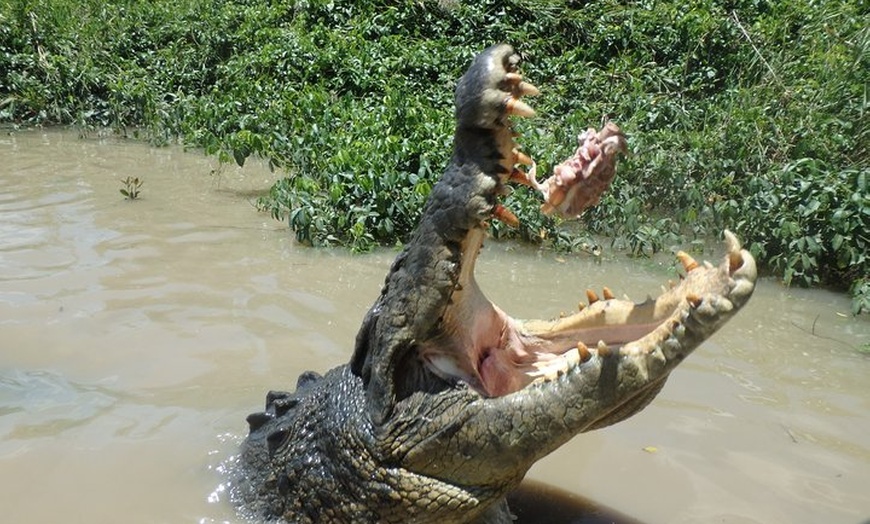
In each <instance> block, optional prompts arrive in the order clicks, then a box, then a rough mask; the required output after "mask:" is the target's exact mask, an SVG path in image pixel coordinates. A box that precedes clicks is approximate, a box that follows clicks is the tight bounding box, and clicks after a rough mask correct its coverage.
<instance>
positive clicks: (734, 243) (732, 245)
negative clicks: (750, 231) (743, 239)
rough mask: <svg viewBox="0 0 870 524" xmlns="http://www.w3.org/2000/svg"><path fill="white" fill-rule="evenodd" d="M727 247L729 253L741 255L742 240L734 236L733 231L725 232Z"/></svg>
mask: <svg viewBox="0 0 870 524" xmlns="http://www.w3.org/2000/svg"><path fill="white" fill-rule="evenodd" d="M724 234H725V245H726V247H727V248H728V253H737V254H740V247H741V246H740V240H739V239H738V238H737V237H736V236H734V233H732V232H731V231H728V230H727V229H726V230H725V233H724Z"/></svg>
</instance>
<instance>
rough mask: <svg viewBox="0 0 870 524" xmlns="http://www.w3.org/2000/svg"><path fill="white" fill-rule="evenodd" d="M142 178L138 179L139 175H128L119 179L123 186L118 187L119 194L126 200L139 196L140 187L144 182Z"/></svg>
mask: <svg viewBox="0 0 870 524" xmlns="http://www.w3.org/2000/svg"><path fill="white" fill-rule="evenodd" d="M144 183H145V181H144V180H139V177H132V176H128V177H127V178H125V179H124V180H121V185H123V186H124V187H123V188H121V189H120V191H121V194H122V195H124V198H125V199H127V200H136V199H137V198H139V191H140V190H141V189H142V184H144Z"/></svg>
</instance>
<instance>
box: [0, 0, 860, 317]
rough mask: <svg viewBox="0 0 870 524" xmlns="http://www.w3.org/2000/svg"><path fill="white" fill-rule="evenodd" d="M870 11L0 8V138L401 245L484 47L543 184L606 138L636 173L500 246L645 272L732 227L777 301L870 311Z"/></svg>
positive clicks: (540, 3) (354, 238) (559, 0)
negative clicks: (146, 150)
mask: <svg viewBox="0 0 870 524" xmlns="http://www.w3.org/2000/svg"><path fill="white" fill-rule="evenodd" d="M868 14H870V13H868V7H867V4H866V2H863V1H861V0H842V1H831V2H822V3H819V2H810V1H809V0H782V1H773V0H769V1H765V0H730V1H713V0H691V1H680V2H677V1H664V0H662V1H652V0H640V1H632V2H626V1H616V0H599V1H597V2H591V3H580V2H571V1H567V0H526V1H494V0H489V1H483V2H473V3H472V2H459V1H456V0H454V1H450V0H441V1H439V2H435V1H424V0H417V1H413V2H402V3H396V2H383V1H364V2H346V1H345V2H342V1H325V0H310V1H304V0H299V1H296V2H289V1H288V2H272V1H266V0H262V1H254V0H229V1H217V0H181V1H171V2H170V1H166V0H149V1H140V2H131V1H118V0H113V1H107V2H104V1H96V0H79V1H72V0H0V121H5V122H13V123H17V124H22V125H27V124H73V125H76V126H79V127H82V128H90V127H110V128H113V129H115V130H117V131H118V132H120V133H132V134H136V135H138V136H140V137H142V138H145V139H148V140H151V141H152V142H154V143H156V144H163V143H167V142H170V141H175V140H179V141H181V142H183V143H184V144H186V145H188V146H190V147H196V148H201V149H202V150H204V151H205V152H206V153H207V154H210V155H217V156H218V157H219V158H220V159H221V160H222V161H224V162H235V163H237V164H239V165H242V164H244V163H245V162H246V160H247V159H248V158H249V157H250V156H252V155H254V156H259V157H262V158H264V159H266V160H267V161H268V162H269V165H270V166H271V167H273V168H274V169H278V170H280V171H281V172H282V173H283V174H284V178H282V179H281V180H280V181H279V182H278V183H276V185H275V186H274V187H273V188H272V191H271V192H270V194H269V195H268V196H267V197H265V198H263V199H261V201H260V206H261V207H262V209H263V210H265V211H267V212H269V213H271V214H272V215H274V216H275V217H277V218H280V219H282V220H286V221H287V223H288V225H289V227H290V228H291V229H292V231H293V232H294V234H295V235H296V237H297V238H298V239H299V240H301V241H304V242H308V243H311V244H313V245H327V244H343V245H348V246H350V247H351V248H352V249H356V250H366V249H369V248H370V247H372V246H374V245H378V244H394V243H397V242H401V241H402V239H404V238H405V237H406V236H407V235H408V233H409V232H410V231H411V229H412V228H413V226H414V224H415V223H416V220H417V217H418V215H419V212H420V209H421V207H422V204H423V202H424V201H425V198H426V196H427V195H428V192H429V189H430V188H431V186H432V184H433V183H434V181H435V180H436V179H437V177H438V176H439V174H440V172H441V170H442V169H443V166H444V165H445V163H446V161H447V159H448V155H449V152H450V137H451V133H452V126H453V122H452V90H453V86H454V83H455V79H456V78H457V77H458V76H459V75H460V74H461V73H462V71H463V70H464V68H465V67H467V65H468V63H469V61H470V59H471V57H472V56H474V54H475V53H477V52H478V51H480V50H481V49H483V48H484V47H486V46H489V45H491V44H493V43H496V42H499V41H507V42H509V43H512V44H513V45H514V46H515V47H516V48H517V49H518V50H519V51H521V52H522V53H523V55H524V57H525V58H526V61H525V63H524V73H525V74H526V76H527V77H528V78H529V79H530V80H531V81H532V82H533V83H535V84H537V85H538V86H539V87H541V88H542V89H543V92H544V94H543V95H542V96H541V97H540V98H538V99H536V100H535V107H536V109H537V110H538V112H539V114H540V115H541V117H540V118H538V119H535V120H534V121H528V122H523V124H522V125H521V127H520V131H521V133H522V136H523V138H522V139H521V140H522V142H523V145H524V146H525V149H526V151H528V152H531V153H532V154H533V156H534V157H535V158H536V159H537V160H538V162H539V168H541V169H542V172H548V171H549V170H550V169H551V168H552V166H553V165H555V163H557V162H558V161H560V160H561V159H562V158H564V157H566V156H568V155H569V154H570V153H571V150H572V149H573V146H574V140H575V137H576V135H577V133H578V132H579V131H580V130H582V129H585V128H586V127H587V126H589V125H596V126H597V125H599V123H600V122H601V120H602V119H603V118H612V119H614V120H615V121H616V122H617V123H619V124H620V126H621V127H622V128H623V129H624V130H625V131H626V132H627V134H628V135H629V140H630V147H631V155H630V157H629V158H628V159H627V160H626V161H625V162H624V163H623V164H622V165H621V166H620V175H619V176H618V178H617V180H616V183H615V185H614V187H613V188H612V191H611V192H610V193H608V195H606V197H605V198H604V199H603V201H602V205H601V206H599V207H598V208H597V209H595V210H592V211H591V212H587V214H586V215H585V216H584V217H583V220H582V223H581V226H582V227H577V225H575V224H564V223H560V222H559V221H555V220H552V219H549V218H546V217H542V216H541V215H540V213H538V212H537V209H538V206H539V202H537V201H536V200H535V197H534V196H532V195H530V194H528V192H525V191H517V192H515V193H514V195H513V196H512V197H511V198H510V201H509V203H508V204H507V205H508V207H509V208H511V209H512V210H514V211H515V212H516V213H517V214H518V216H519V217H520V219H521V221H522V223H523V226H522V227H521V228H519V229H518V230H508V229H507V228H505V227H503V226H500V225H496V226H494V228H495V229H494V230H493V233H494V234H495V235H497V236H514V237H519V238H522V239H525V240H526V241H530V242H543V243H547V244H551V245H552V246H554V247H555V248H557V249H571V248H572V247H573V246H578V245H581V244H582V243H583V242H584V235H587V234H596V235H606V236H608V237H609V238H611V239H612V242H613V245H614V247H618V248H624V249H626V250H628V251H630V252H631V253H633V254H634V255H637V256H643V255H644V254H649V253H653V252H656V251H660V250H665V249H669V248H670V247H671V246H673V245H675V244H686V243H694V245H697V246H700V245H702V244H703V241H704V240H705V239H707V238H709V237H710V236H711V235H714V234H718V232H719V231H720V230H721V229H723V228H725V227H727V228H730V229H732V230H735V231H736V232H737V233H738V235H739V236H740V237H741V238H743V239H745V241H746V242H747V244H748V245H749V246H750V248H751V250H752V251H753V253H754V254H755V255H756V256H757V257H758V259H759V260H760V261H761V263H762V264H763V265H764V267H766V268H767V269H768V270H769V271H771V272H772V273H774V274H776V275H778V276H779V277H780V278H781V279H782V280H783V281H784V282H785V283H786V284H789V285H825V286H834V287H838V288H842V289H850V290H851V294H852V297H853V310H854V312H855V313H859V312H862V311H865V312H866V311H870V277H868V275H870V270H868V267H870V263H868V259H867V257H868V253H870V190H868V176H870V175H868V171H870V167H868V165H870V163H868V128H867V123H866V122H867V121H868V118H867V114H866V113H867V112H868V71H870V58H868V57H870V52H868V51H870V28H868V25H867V24H866V20H867V19H868Z"/></svg>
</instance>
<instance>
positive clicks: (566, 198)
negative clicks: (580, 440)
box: [419, 54, 756, 397]
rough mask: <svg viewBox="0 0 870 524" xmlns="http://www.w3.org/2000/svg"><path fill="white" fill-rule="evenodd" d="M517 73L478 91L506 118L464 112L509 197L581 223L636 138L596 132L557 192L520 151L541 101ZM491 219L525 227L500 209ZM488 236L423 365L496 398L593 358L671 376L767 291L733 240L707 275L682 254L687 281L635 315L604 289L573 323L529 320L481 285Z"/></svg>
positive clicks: (463, 270) (558, 171) (498, 71)
mask: <svg viewBox="0 0 870 524" xmlns="http://www.w3.org/2000/svg"><path fill="white" fill-rule="evenodd" d="M517 63H518V59H517V58H516V56H515V55H510V56H509V55H507V54H505V58H504V59H503V61H502V63H501V64H499V63H498V60H493V61H492V63H491V66H490V67H489V68H488V69H486V71H487V73H486V75H488V76H486V77H485V78H472V79H469V80H468V81H467V83H468V84H469V85H475V86H479V85H485V84H489V85H490V87H489V89H488V90H484V91H485V93H488V94H487V95H485V96H488V97H489V99H492V100H503V102H502V103H501V105H500V109H499V110H498V112H497V116H496V117H491V116H488V115H487V114H486V113H485V112H482V113H481V115H473V116H474V117H475V118H468V115H467V114H463V113H462V109H460V110H459V112H458V116H459V120H460V121H463V120H471V121H474V122H475V124H474V126H476V127H478V128H485V129H486V132H488V133H491V134H492V136H494V137H495V142H496V143H497V144H498V146H497V147H498V150H499V154H500V156H501V161H500V162H499V165H498V167H497V171H498V172H500V173H501V175H499V177H500V178H499V181H498V186H499V188H498V190H497V192H498V193H501V190H500V189H501V186H503V185H504V184H506V183H508V182H514V183H519V184H522V185H526V186H529V187H531V188H533V189H535V190H537V191H539V192H540V193H541V194H542V195H543V197H544V204H543V205H542V206H541V209H542V211H543V212H544V213H548V214H549V213H559V214H561V215H563V216H570V217H573V216H577V215H579V214H580V213H581V212H582V211H583V210H584V209H586V208H587V207H590V206H593V205H596V204H597V203H598V201H599V198H600V196H601V194H602V192H603V191H604V190H605V189H606V188H607V187H608V186H609V184H610V182H611V181H612V179H613V177H614V176H615V172H616V161H617V158H618V156H619V155H620V154H621V153H625V152H626V151H627V144H626V140H625V137H624V135H623V134H622V132H621V131H620V129H619V128H618V127H617V126H616V125H615V124H613V123H611V122H608V123H607V124H605V126H604V127H603V128H602V130H601V131H600V132H598V131H596V130H595V129H593V128H590V129H588V130H587V131H585V132H583V133H581V134H580V136H579V137H578V147H577V150H576V151H575V153H574V155H573V156H572V157H570V158H568V159H567V160H565V161H564V162H562V163H561V164H559V165H557V166H556V167H555V168H554V170H553V175H552V176H550V177H549V178H548V179H547V180H546V181H544V182H543V183H540V182H538V180H537V177H536V165H535V162H534V161H533V160H532V159H531V158H530V157H529V156H528V155H526V154H524V153H522V152H521V151H520V147H519V146H518V145H517V144H516V143H515V142H514V138H515V137H516V134H515V133H514V132H513V130H512V125H511V122H510V119H509V117H510V116H512V115H513V116H520V117H531V116H534V114H535V112H534V110H533V109H532V108H531V107H530V106H528V105H527V104H526V103H525V102H522V101H521V100H520V98H521V97H522V96H535V95H538V94H539V91H538V89H537V88H536V87H535V86H533V85H531V84H529V83H527V82H525V81H524V80H523V78H522V77H521V75H520V74H519V72H518V70H517ZM462 82H463V80H461V81H460V84H462ZM462 88H463V86H462V85H460V87H459V89H462ZM460 125H461V124H460ZM474 126H473V127H474ZM472 132H474V131H473V130H472ZM457 136H459V132H457ZM457 140H459V139H457ZM517 164H524V165H527V166H531V170H530V171H529V173H528V174H527V173H524V172H523V171H522V170H521V169H519V168H518V167H517ZM492 216H493V217H494V218H495V219H497V220H502V221H504V222H506V223H508V224H511V225H515V224H516V223H517V218H516V217H515V216H514V215H513V214H512V213H511V212H510V211H508V210H507V209H505V208H504V207H503V206H502V205H501V204H498V203H496V204H495V205H494V207H493V208H492ZM484 235H485V233H484V228H483V227H479V228H474V229H472V230H471V231H470V232H469V233H468V235H467V237H466V238H465V240H464V241H463V242H462V256H461V260H462V262H461V264H460V265H461V267H460V270H459V276H458V285H457V286H455V290H454V291H453V292H452V293H451V296H450V300H449V305H448V306H447V308H446V311H445V312H444V315H443V317H442V319H441V325H440V329H439V331H438V333H439V334H438V335H437V336H436V337H435V338H433V339H431V340H428V341H426V342H425V343H423V344H421V345H420V346H419V349H420V352H419V355H420V357H421V358H422V360H423V361H424V363H425V365H426V366H427V367H428V368H429V369H430V370H431V371H432V372H433V373H435V374H436V375H438V376H440V377H441V378H443V379H446V380H455V379H460V380H462V381H464V382H466V383H468V384H469V385H470V386H471V387H473V388H474V389H475V390H477V391H478V392H479V393H480V394H482V395H484V396H487V397H498V396H503V395H507V394H510V393H513V392H516V391H519V390H521V389H523V388H525V387H526V386H528V385H530V384H533V383H536V382H542V381H547V380H552V379H553V378H554V377H557V376H558V375H559V374H561V373H563V372H565V371H566V370H568V369H569V368H570V367H572V366H577V365H579V364H582V363H585V362H587V361H589V360H590V359H593V358H594V359H603V358H617V359H624V358H642V359H644V361H645V364H644V365H643V366H642V368H643V370H645V372H650V373H654V372H656V371H660V372H664V374H665V375H666V374H667V372H668V371H670V369H672V368H673V366H675V365H676V363H678V362H679V361H680V360H681V359H682V358H683V357H685V356H686V355H687V354H688V353H689V352H691V351H692V350H693V349H694V348H695V347H697V346H698V345H699V344H700V343H701V342H702V341H703V340H704V339H706V338H707V337H709V336H710V335H711V334H712V333H713V332H714V331H716V330H717V329H718V328H719V327H720V326H721V325H723V324H724V323H725V322H726V321H727V320H728V319H729V318H730V317H731V316H732V315H733V314H734V313H735V312H736V311H737V310H738V309H739V308H740V307H741V306H742V305H743V304H744V303H745V302H746V301H747V300H748V299H749V296H750V295H751V294H752V291H753V289H754V283H755V279H756V268H755V261H754V260H753V258H752V256H751V255H750V254H749V253H748V252H747V251H745V250H742V249H741V247H740V243H739V241H738V240H737V238H736V237H735V236H734V235H733V234H732V233H730V232H728V231H725V233H724V236H725V241H726V248H727V252H726V254H725V257H724V259H723V261H722V262H721V263H720V264H719V265H717V266H713V265H711V264H709V263H707V262H704V263H702V264H699V263H697V262H696V261H695V260H694V259H692V257H690V256H689V255H688V254H686V253H683V252H680V253H678V254H677V257H678V258H679V260H680V262H681V263H682V266H683V268H684V270H685V275H684V277H683V278H681V280H680V282H679V284H677V285H672V286H670V288H669V289H667V290H665V291H664V292H663V293H662V294H661V295H660V296H659V297H657V298H655V299H652V298H650V299H647V300H646V301H645V302H643V303H634V302H632V301H630V300H623V299H617V298H615V297H614V296H613V293H611V292H610V290H608V289H607V288H604V291H603V293H602V295H601V297H599V296H598V295H597V294H596V293H595V292H593V291H588V292H587V299H588V305H583V304H581V311H579V312H578V313H576V314H573V315H571V316H568V317H565V318H560V319H556V320H550V321H544V320H518V319H514V318H511V317H510V316H508V315H507V314H506V313H505V312H504V311H502V310H501V309H500V308H499V307H497V306H496V305H494V304H493V303H492V302H490V301H489V300H488V299H487V298H486V297H485V296H484V294H483V293H482V292H481V290H480V288H479V287H478V285H477V283H476V282H475V279H474V265H475V260H476V258H477V256H478V254H479V251H480V248H481V246H482V243H483V238H484ZM650 357H651V359H650ZM650 365H652V366H654V367H658V368H660V369H657V370H654V369H651V368H650V367H649V366H650ZM655 374H656V375H658V373H655Z"/></svg>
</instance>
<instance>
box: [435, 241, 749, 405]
mask: <svg viewBox="0 0 870 524" xmlns="http://www.w3.org/2000/svg"><path fill="white" fill-rule="evenodd" d="M480 238H482V234H481V236H480ZM726 240H727V241H728V244H729V250H728V253H727V255H726V256H725V257H724V258H723V261H722V263H721V264H720V265H719V266H713V265H711V264H709V263H707V262H704V263H703V264H698V263H697V262H696V261H695V260H694V259H692V258H691V257H690V256H689V255H687V254H685V253H682V252H680V253H678V254H677V258H678V259H679V261H680V263H681V264H682V267H683V269H684V270H685V272H686V274H685V276H683V277H681V280H680V283H679V284H678V285H673V286H672V287H670V289H666V290H665V291H664V292H663V293H662V294H661V295H659V296H658V297H657V298H655V299H647V300H646V301H644V302H643V303H635V302H632V301H630V300H627V299H617V298H614V297H613V294H612V293H611V292H610V291H609V290H605V292H604V296H603V298H602V299H599V298H598V297H597V296H596V295H595V294H594V293H592V292H591V291H589V292H587V295H588V296H589V297H590V298H589V305H588V306H583V307H581V310H580V312H578V313H574V314H573V315H570V316H566V317H560V318H557V319H554V320H517V319H514V318H512V317H510V316H509V315H507V314H506V313H505V312H504V311H502V310H501V309H500V308H499V307H498V306H496V305H495V304H493V303H492V302H490V301H489V300H488V299H487V298H486V297H485V296H484V295H483V293H482V292H481V290H480V288H479V287H478V285H477V283H476V282H475V281H474V277H473V265H474V261H473V260H471V261H470V266H471V267H466V268H464V270H463V274H462V276H461V278H460V282H461V283H462V286H461V287H460V289H459V290H457V291H455V292H454V294H453V297H452V300H451V305H450V306H449V307H448V309H447V311H445V313H444V316H443V320H442V322H443V325H442V328H443V329H442V331H441V334H440V335H439V336H438V337H436V338H435V339H433V340H430V341H428V342H426V343H424V344H421V346H420V350H419V353H418V354H419V356H420V358H422V360H423V361H424V362H425V363H426V365H427V367H428V368H429V369H430V370H431V371H432V372H433V373H435V374H436V375H438V376H440V377H442V378H444V379H446V380H461V381H464V382H465V383H467V384H468V385H469V386H471V387H472V388H473V389H474V390H476V391H477V392H478V393H479V394H480V395H482V396H484V397H499V396H504V395H508V394H511V393H514V392H516V391H519V390H522V389H523V388H525V387H527V386H528V385H530V384H532V383H534V382H540V381H546V380H550V379H553V378H555V377H557V376H558V375H559V374H560V373H563V372H565V371H567V370H568V369H569V368H571V367H572V366H577V365H579V364H582V363H583V362H586V361H587V360H588V359H589V358H591V355H593V354H595V355H597V356H598V357H602V358H603V357H606V356H608V355H612V354H622V353H623V351H628V353H630V354H637V353H638V352H640V353H645V354H648V353H650V352H652V351H655V350H656V348H658V347H661V346H662V344H663V343H664V342H666V341H668V342H672V341H673V338H672V337H673V336H674V334H675V333H684V334H685V333H689V331H688V329H689V328H688V326H686V325H685V320H686V318H687V316H689V315H695V314H696V312H697V314H700V315H701V317H699V318H700V320H698V321H696V323H697V322H702V323H703V324H704V325H705V327H704V328H703V331H702V332H699V333H696V334H695V335H693V336H692V337H690V338H692V339H694V340H697V335H701V338H706V337H707V336H709V334H711V333H712V332H713V331H715V329H716V327H717V326H718V325H721V324H722V323H724V321H725V320H727V318H728V316H729V315H728V312H730V311H732V309H733V305H732V303H731V301H730V300H731V298H732V292H734V291H735V290H736V292H737V297H738V298H740V297H741V296H743V297H744V299H745V297H746V296H748V295H747V291H748V292H751V289H752V287H753V286H754V278H755V276H754V275H755V265H754V261H753V260H752V257H751V255H749V254H748V253H746V252H745V251H741V250H740V246H739V241H738V240H737V239H736V237H734V236H733V235H732V234H731V233H729V232H726ZM472 244H474V243H473V242H472ZM475 252H476V251H475ZM703 304H708V305H707V306H703V307H702V305H703ZM712 305H716V307H715V308H713V309H711V308H712V307H713V306H712ZM699 308H700V309H699ZM718 312H723V313H724V316H723V317H719V316H718V315H719V313H718ZM681 324H682V325H683V327H681V328H680V329H677V328H678V326H680V325H681ZM682 336H684V335H679V337H682ZM677 342H678V343H679V341H677ZM695 345H697V342H696V343H695ZM693 347H694V346H693Z"/></svg>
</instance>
